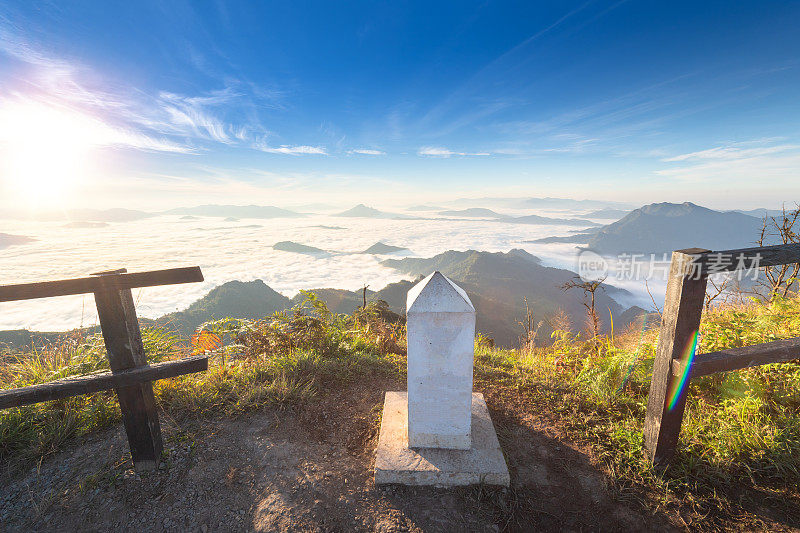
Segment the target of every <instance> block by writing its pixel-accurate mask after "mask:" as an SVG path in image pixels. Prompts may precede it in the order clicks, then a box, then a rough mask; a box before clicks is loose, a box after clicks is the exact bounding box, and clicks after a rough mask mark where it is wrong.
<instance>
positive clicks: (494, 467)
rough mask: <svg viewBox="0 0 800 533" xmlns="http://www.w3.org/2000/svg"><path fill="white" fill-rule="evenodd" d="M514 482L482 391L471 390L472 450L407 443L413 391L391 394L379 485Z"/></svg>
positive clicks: (379, 456) (378, 462) (382, 434)
mask: <svg viewBox="0 0 800 533" xmlns="http://www.w3.org/2000/svg"><path fill="white" fill-rule="evenodd" d="M510 481H511V478H510V476H509V474H508V466H507V465H506V460H505V458H504V457H503V452H502V450H501V449H500V443H499V442H498V441H497V433H495V430H494V425H493V424H492V419H491V417H490V416H489V409H488V408H487V407H486V401H485V400H484V399H483V394H481V393H479V392H474V393H472V448H470V449H469V450H450V449H443V448H414V449H411V448H409V447H408V395H407V393H405V392H387V393H386V400H385V401H384V404H383V420H382V421H381V432H380V436H379V437H378V450H377V454H376V456H375V484H376V485H386V484H390V483H397V484H401V485H440V486H446V487H452V486H456V485H474V484H478V483H484V484H487V485H502V486H505V487H507V486H508V485H509V483H510Z"/></svg>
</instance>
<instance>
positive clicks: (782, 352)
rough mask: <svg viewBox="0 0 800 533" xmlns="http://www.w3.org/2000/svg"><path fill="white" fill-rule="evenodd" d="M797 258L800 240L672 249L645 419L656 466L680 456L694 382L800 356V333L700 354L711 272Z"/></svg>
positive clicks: (646, 442) (648, 447)
mask: <svg viewBox="0 0 800 533" xmlns="http://www.w3.org/2000/svg"><path fill="white" fill-rule="evenodd" d="M797 262H800V244H787V245H780V246H765V247H760V248H744V249H740V250H727V251H724V252H712V251H710V250H703V249H699V248H690V249H687V250H678V251H675V252H673V253H672V263H671V264H670V270H669V279H668V281H667V294H666V300H665V302H664V311H663V313H662V320H661V333H660V335H659V340H658V347H657V349H656V357H655V361H654V364H653V377H652V381H651V383H650V395H649V397H648V400H647V413H646V415H645V422H644V446H645V450H646V453H647V457H648V459H649V460H650V461H651V462H652V463H653V464H656V465H661V466H665V465H666V464H668V463H669V462H670V460H671V459H672V457H673V455H674V454H675V447H676V446H677V444H678V435H679V433H680V429H681V422H682V420H683V412H684V409H685V408H686V394H687V391H688V388H689V387H688V385H689V380H691V379H692V378H696V377H700V376H706V375H708V374H713V373H716V372H727V371H730V370H739V369H742V368H747V367H752V366H758V365H764V364H769V363H780V362H785V361H791V360H793V359H798V358H800V337H798V338H794V339H787V340H780V341H775V342H768V343H764V344H757V345H754V346H746V347H744V348H731V349H727V350H721V351H718V352H711V353H704V354H699V355H695V354H694V350H693V343H694V342H695V340H696V335H697V333H698V330H699V328H700V318H701V315H702V312H703V303H704V299H705V294H706V283H707V281H708V276H709V275H712V274H717V273H722V272H731V271H736V270H742V269H745V270H749V269H752V270H756V269H758V268H761V267H766V266H776V265H784V264H789V263H797Z"/></svg>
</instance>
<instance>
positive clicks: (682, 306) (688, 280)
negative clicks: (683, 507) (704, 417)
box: [644, 248, 708, 465]
mask: <svg viewBox="0 0 800 533" xmlns="http://www.w3.org/2000/svg"><path fill="white" fill-rule="evenodd" d="M705 251H706V250H700V249H697V248H692V249H688V250H681V251H676V252H673V253H672V262H671V264H670V270H669V280H668V281H667V294H666V300H665V303H664V311H663V313H662V320H661V332H660V335H659V339H658V347H657V348H656V357H655V361H654V363H653V376H652V380H651V382H650V394H649V396H648V398H647V412H646V414H645V422H644V445H645V450H646V453H647V457H648V459H649V460H650V461H651V462H652V463H654V464H657V465H664V464H666V463H668V462H669V460H670V459H671V458H672V456H673V454H674V453H675V447H676V445H677V443H678V434H679V433H680V429H681V422H682V421H683V411H684V409H685V408H686V391H685V390H683V391H682V393H681V394H679V395H678V397H677V398H676V401H675V404H674V406H673V408H672V409H670V405H669V404H670V401H671V398H670V395H671V394H673V393H674V391H675V390H676V386H677V384H678V382H679V379H680V378H679V377H676V376H674V375H673V373H672V365H673V361H675V360H681V359H683V358H684V354H685V352H686V348H687V346H688V345H689V344H690V342H691V341H692V338H693V336H694V334H695V332H697V330H698V328H699V327H700V317H701V314H702V311H703V301H704V298H705V294H706V283H707V280H708V278H707V277H705V276H703V275H701V276H699V277H698V278H695V277H693V276H690V275H687V268H686V267H687V265H688V264H690V263H691V262H692V261H693V259H694V256H695V255H697V254H700V253H703V252H705Z"/></svg>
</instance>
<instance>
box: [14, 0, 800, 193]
mask: <svg viewBox="0 0 800 533" xmlns="http://www.w3.org/2000/svg"><path fill="white" fill-rule="evenodd" d="M798 27H800V3H798V2H730V1H727V2H644V1H636V0H629V1H614V2H606V1H600V0H597V1H588V2H572V3H570V2H514V3H509V2H506V3H499V2H468V1H459V2H438V3H431V2H387V3H376V2H285V3H272V2H217V3H213V2H197V3H184V2H179V1H170V2H152V3H151V2H103V3H102V4H101V3H97V2H64V3H61V5H56V4H54V3H50V2H47V3H44V2H5V3H3V4H2V5H0V156H2V155H3V153H5V155H6V159H7V160H11V159H10V158H12V156H13V157H15V158H16V159H15V161H16V163H14V164H8V165H5V166H3V167H0V168H2V172H3V174H2V176H1V178H2V182H0V187H2V188H0V192H3V193H4V194H3V197H2V198H0V205H3V204H5V205H11V204H12V203H13V204H14V205H17V204H18V203H19V201H20V200H24V199H25V196H26V194H27V195H28V196H29V197H30V196H34V195H33V194H31V193H32V192H35V191H42V190H48V191H52V192H53V193H54V194H53V196H54V199H55V200H57V201H58V202H61V203H64V204H67V203H68V204H70V205H87V204H89V203H92V204H96V203H97V202H102V203H104V204H107V205H109V206H125V205H128V206H132V207H140V208H141V207H147V206H156V205H157V206H169V205H189V204H195V203H223V202H231V203H259V204H275V205H293V204H303V203H309V202H319V201H328V202H334V203H356V202H361V201H364V202H368V203H373V204H376V205H381V206H388V205H393V204H395V203H406V204H407V203H421V202H423V201H430V202H434V201H436V200H444V199H448V198H459V197H465V196H476V197H477V196H517V195H524V196H546V195H550V196H564V197H573V198H589V197H597V198H603V199H614V200H625V201H630V202H634V203H649V202H653V201H662V200H667V201H684V200H690V201H695V202H697V203H701V204H704V205H708V206H711V207H718V208H723V207H731V208H732V207H756V206H765V207H776V206H778V205H779V204H780V203H781V202H782V201H787V202H793V201H795V200H798V198H800V185H799V184H798V183H800V179H798V176H800V120H798V119H800V31H798V30H797V28H798ZM26 117H35V119H31V120H29V119H28V118H26ZM23 145H24V146H23ZM20 146H23V148H20ZM57 146H62V147H64V146H66V147H69V150H67V149H64V150H60V151H59V150H56V149H55V147H57ZM58 152H68V153H66V154H61V155H55V156H53V157H47V156H42V154H50V153H58ZM20 153H24V154H28V155H27V156H25V157H22V156H18V155H15V154H20ZM74 154H81V155H80V158H79V157H78V156H75V155H74ZM59 158H61V159H59ZM62 159H63V160H62ZM23 167H24V168H23ZM27 167H36V170H35V171H33V170H30V169H29V168H27ZM21 168H22V170H20V169H21ZM26 168H27V170H26ZM59 169H71V170H69V171H67V170H63V171H61V170H59ZM22 182H25V184H26V185H24V184H22ZM56 192H57V194H56ZM28 199H29V200H30V198H28Z"/></svg>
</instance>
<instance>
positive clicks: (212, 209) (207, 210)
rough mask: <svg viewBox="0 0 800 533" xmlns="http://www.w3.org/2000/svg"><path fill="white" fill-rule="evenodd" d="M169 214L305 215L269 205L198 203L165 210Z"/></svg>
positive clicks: (233, 216)
mask: <svg viewBox="0 0 800 533" xmlns="http://www.w3.org/2000/svg"><path fill="white" fill-rule="evenodd" d="M165 214H169V215H194V216H203V217H220V218H228V217H232V218H300V217H304V216H305V215H303V214H301V213H295V212H294V211H289V210H288V209H281V208H280V207H275V206H271V205H199V206H197V207H179V208H177V209H170V210H169V211H165Z"/></svg>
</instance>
